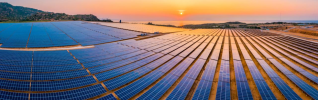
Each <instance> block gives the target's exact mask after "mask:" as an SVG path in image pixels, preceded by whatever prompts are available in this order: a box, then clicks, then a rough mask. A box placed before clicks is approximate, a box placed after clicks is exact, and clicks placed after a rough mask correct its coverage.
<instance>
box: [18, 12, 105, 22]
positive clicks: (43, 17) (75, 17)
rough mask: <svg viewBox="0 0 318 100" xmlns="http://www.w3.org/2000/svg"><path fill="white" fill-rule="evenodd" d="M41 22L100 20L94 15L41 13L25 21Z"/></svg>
mask: <svg viewBox="0 0 318 100" xmlns="http://www.w3.org/2000/svg"><path fill="white" fill-rule="evenodd" d="M40 20H51V21H54V20H85V21H99V19H98V18H97V17H96V16H94V15H92V14H89V15H67V14H65V13H52V12H39V13H36V14H33V15H31V16H28V17H27V18H25V19H24V20H23V21H40Z"/></svg>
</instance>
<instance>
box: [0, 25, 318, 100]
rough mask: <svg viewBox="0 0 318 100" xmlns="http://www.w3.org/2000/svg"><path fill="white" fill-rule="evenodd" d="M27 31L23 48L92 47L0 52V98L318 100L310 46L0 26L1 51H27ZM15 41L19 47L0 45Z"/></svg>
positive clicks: (283, 39) (257, 37) (204, 34)
mask: <svg viewBox="0 0 318 100" xmlns="http://www.w3.org/2000/svg"><path fill="white" fill-rule="evenodd" d="M13 27H19V28H18V30H13ZM30 27H32V30H33V31H31V34H30V36H29V35H28V36H29V37H30V38H29V41H28V42H27V44H28V46H27V47H38V46H37V45H40V46H47V47H50V46H58V45H59V46H62V45H63V43H70V45H73V44H77V43H79V44H81V45H93V44H95V47H94V48H86V49H75V50H59V51H15V50H0V84H1V85H0V99H54V100H56V99H99V100H117V99H122V100H126V99H139V100H149V99H180V100H181V99H196V100H202V99H203V100H207V99H218V100H224V99H228V100H229V99H240V100H243V99H244V100H252V99H266V100H275V99H288V100H289V99H292V100H294V99H295V100H300V99H318V95H317V94H318V66H317V65H318V63H317V62H318V59H317V58H318V57H317V54H318V49H316V48H317V47H316V46H317V45H318V43H315V42H310V41H307V40H303V39H299V38H294V37H289V36H282V35H278V34H273V33H267V32H261V31H259V30H244V29H198V30H191V31H184V32H176V33H170V34H165V35H160V36H156V37H152V38H146V39H142V40H139V39H138V40H134V39H129V38H131V37H133V36H134V35H135V32H132V31H127V30H121V29H115V28H110V27H106V26H100V25H96V24H90V23H83V22H50V23H33V25H32V23H19V24H10V23H8V24H5V25H4V24H0V30H2V31H1V32H4V33H0V36H2V37H1V41H5V42H4V44H3V45H4V46H5V47H20V46H21V47H22V46H24V47H26V44H25V40H24V38H22V37H19V35H21V34H22V33H24V32H27V28H28V29H29V28H30ZM145 28H147V27H145ZM20 29H21V30H20ZM10 31H11V32H10ZM28 32H30V30H28ZM32 32H34V33H35V34H32ZM59 32H60V33H59ZM113 32H118V33H116V34H115V33H113ZM130 32H132V33H130ZM9 33H12V34H9ZM40 33H42V34H40ZM5 34H9V35H5ZM21 36H23V35H21ZM116 36H127V37H125V38H122V39H127V40H122V39H120V38H117V37H116ZM38 37H43V38H38ZM2 38H3V39H6V40H2ZM48 38H50V39H48ZM11 39H13V40H11ZM14 39H16V40H17V41H18V42H15V43H13V44H11V45H10V44H6V43H12V42H10V41H14ZM59 39H61V41H59ZM118 39H120V40H121V41H117V40H118ZM9 40H10V41H9ZM31 40H32V41H31ZM21 41H22V42H21ZM109 41H115V42H111V43H105V42H109ZM39 43H40V44H39ZM101 43H102V44H101ZM21 44H23V45H21ZM67 45H68V44H67Z"/></svg>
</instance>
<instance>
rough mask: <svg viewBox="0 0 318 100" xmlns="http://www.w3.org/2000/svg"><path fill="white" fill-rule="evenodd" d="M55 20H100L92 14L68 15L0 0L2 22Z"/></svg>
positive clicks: (0, 19) (0, 18)
mask: <svg viewBox="0 0 318 100" xmlns="http://www.w3.org/2000/svg"><path fill="white" fill-rule="evenodd" d="M55 20H83V21H99V19H98V18H97V17H96V16H95V15H92V14H78V15H68V14H65V13H54V12H45V11H42V10H38V9H34V8H29V7H23V6H13V5H11V4H9V3H7V2H0V22H1V21H55Z"/></svg>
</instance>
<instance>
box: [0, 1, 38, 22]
mask: <svg viewBox="0 0 318 100" xmlns="http://www.w3.org/2000/svg"><path fill="white" fill-rule="evenodd" d="M38 12H43V11H41V10H37V9H33V8H27V7H21V6H12V5H11V4H9V3H5V2H0V21H1V20H2V21H6V20H11V21H17V20H22V19H24V18H26V17H27V16H30V15H32V14H36V13H38Z"/></svg>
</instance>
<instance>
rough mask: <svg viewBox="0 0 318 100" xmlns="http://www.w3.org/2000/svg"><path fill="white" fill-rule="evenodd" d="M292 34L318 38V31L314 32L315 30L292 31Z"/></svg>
mask: <svg viewBox="0 0 318 100" xmlns="http://www.w3.org/2000/svg"><path fill="white" fill-rule="evenodd" d="M290 32H294V33H302V34H307V35H315V36H318V31H314V30H305V29H291V30H290Z"/></svg>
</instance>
